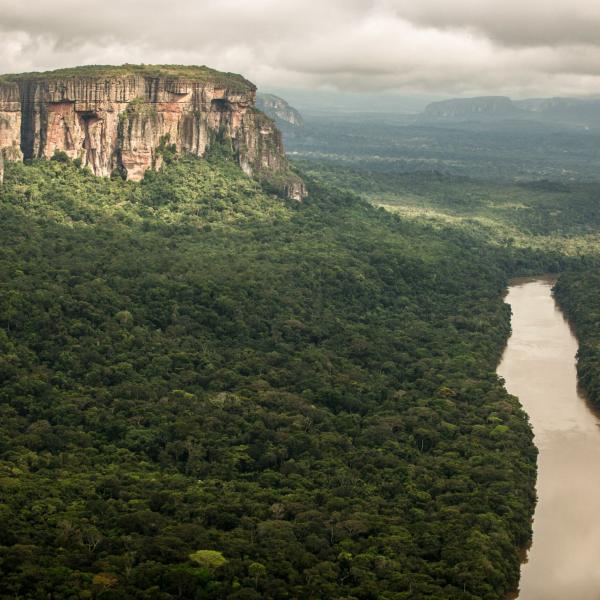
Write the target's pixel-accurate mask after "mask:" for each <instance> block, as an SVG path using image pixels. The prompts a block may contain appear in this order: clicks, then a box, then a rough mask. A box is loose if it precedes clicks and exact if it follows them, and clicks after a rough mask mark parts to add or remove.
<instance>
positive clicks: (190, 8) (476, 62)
mask: <svg viewBox="0 0 600 600" xmlns="http://www.w3.org/2000/svg"><path fill="white" fill-rule="evenodd" d="M0 10H1V11H2V20H1V22H0V33H1V35H2V38H3V41H4V52H3V54H2V56H0V72H3V73H8V72H23V71H33V70H49V69H54V68H60V67H67V66H74V65H78V64H121V63H125V62H130V63H178V64H206V65H208V66H211V67H214V68H217V69H221V70H226V71H234V72H240V73H243V74H244V75H245V76H247V77H248V78H249V79H251V80H252V81H254V82H255V83H256V84H257V85H258V86H259V87H261V88H274V87H277V88H295V89H324V90H333V91H343V92H359V93H365V92H368V93H379V92H384V91H387V92H394V93H398V94H407V95H423V94H424V95H428V96H430V95H433V96H442V95H443V96H446V97H447V96H451V95H459V96H469V95H471V96H473V95H497V94H498V95H509V96H512V97H515V98H524V97H533V96H558V95H562V96H589V95H597V94H598V93H599V91H600V38H599V37H598V35H597V32H598V30H599V28H600V5H598V4H597V3H595V2H593V1H591V0H575V1H567V0H556V1H555V2H554V3H553V4H552V6H551V7H549V6H548V4H547V3H542V2H541V0H531V1H530V2H528V3H526V4H524V3H518V2H517V1H516V0H505V1H502V2H500V1H498V0H479V1H477V2H475V1H474V0H451V1H449V2H445V3H444V4H443V5H440V2H438V1H436V0H420V1H418V0H377V1H375V2H372V1H366V0H344V1H342V0H330V1H329V2H326V3H323V2H316V1H315V0H284V1H281V0H280V1H275V0H256V1H255V2H253V3H252V4H249V3H247V2H242V1H241V0H200V1H192V0H181V1H180V2H178V3H177V4H176V5H174V4H172V3H167V2H164V1H160V0H144V1H142V0H130V1H128V2H126V3H123V2H117V1H116V0H106V1H105V2H103V4H102V10H101V11H98V12H96V13H94V15H93V17H90V15H89V13H88V12H87V11H83V10H81V5H80V3H76V2H75V1H74V0H56V1H55V2H52V3H48V2H44V1H43V0H32V1H30V2H28V3H26V4H24V3H13V2H8V0H0ZM300 50H301V51H300Z"/></svg>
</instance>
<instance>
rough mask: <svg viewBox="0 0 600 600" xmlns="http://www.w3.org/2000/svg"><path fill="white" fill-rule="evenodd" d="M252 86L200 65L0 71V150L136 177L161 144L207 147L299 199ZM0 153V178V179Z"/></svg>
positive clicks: (155, 163) (299, 187)
mask: <svg viewBox="0 0 600 600" xmlns="http://www.w3.org/2000/svg"><path fill="white" fill-rule="evenodd" d="M255 100H256V88H255V86H254V85H253V84H251V83H250V82H249V81H247V80H245V79H244V78H243V77H241V76H239V75H234V74H231V73H221V72H218V71H214V70H212V69H208V68H207V67H182V66H156V67H154V66H152V67H151V66H136V65H124V66H122V67H97V66H94V67H79V68H75V69H63V70H60V71H52V72H49V73H31V74H23V75H14V76H3V77H0V155H1V156H2V157H3V159H4V160H21V159H23V158H25V159H28V158H51V157H52V156H53V155H54V153H55V152H57V151H60V152H65V153H66V154H67V155H68V156H69V157H70V158H73V159H79V160H80V161H81V163H82V165H84V166H89V168H90V169H91V170H92V171H93V172H94V173H95V174H96V175H101V176H108V175H111V173H113V172H114V171H119V172H120V173H122V174H123V175H124V176H125V177H127V178H128V179H132V180H134V181H135V180H139V179H141V178H142V177H143V175H144V173H145V171H146V170H148V169H157V168H159V167H160V165H161V162H162V158H161V153H162V151H163V150H164V148H165V147H167V146H169V147H174V148H175V149H176V151H177V152H180V153H191V154H194V155H196V156H204V154H205V153H206V151H207V150H208V149H209V148H210V147H211V146H213V145H214V144H216V143H223V144H225V145H227V146H229V147H230V148H231V150H232V151H233V153H234V156H235V157H236V160H237V161H238V163H239V165H240V167H241V168H242V169H243V170H244V171H245V172H246V173H247V174H248V175H249V176H251V177H255V178H257V179H259V180H263V181H265V182H267V183H269V184H270V185H271V187H272V188H273V189H277V190H278V191H280V192H282V193H284V194H285V195H287V196H288V197H290V198H293V199H295V200H301V199H302V198H303V197H304V196H305V189H304V185H303V183H302V180H301V179H300V178H299V177H298V176H296V175H295V174H294V173H292V172H291V170H290V168H289V164H288V162H287V160H286V158H285V154H284V150H283V144H282V140H281V135H280V133H279V131H278V129H277V128H276V126H275V125H274V123H273V122H272V121H271V120H270V119H269V118H268V117H266V116H265V115H264V114H263V113H261V112H260V111H259V110H257V109H256V107H255ZM2 171H3V168H2V160H1V159H0V177H1V175H2Z"/></svg>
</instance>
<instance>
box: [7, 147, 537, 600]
mask: <svg viewBox="0 0 600 600" xmlns="http://www.w3.org/2000/svg"><path fill="white" fill-rule="evenodd" d="M0 211H1V219H2V228H1V230H0V236H1V238H2V239H1V244H0V248H1V250H0V281H1V282H2V283H1V287H0V328H1V329H0V348H1V350H2V352H1V354H0V377H1V380H2V387H1V388H0V500H1V504H0V581H1V582H2V583H1V587H2V597H5V598H15V597H19V598H48V597H54V598H61V599H62V598H65V599H71V598H73V599H74V598H90V597H97V598H106V599H109V598H110V599H117V598H140V599H141V598H144V599H168V598H232V599H234V598H240V599H241V598H257V599H258V598H299V597H306V598H360V599H376V598H384V599H385V598H388V599H392V598H393V599H411V600H412V599H425V598H427V599H439V600H442V599H447V598H453V599H464V600H467V599H470V600H475V599H480V598H484V599H489V600H492V599H499V598H502V597H503V596H504V595H505V593H506V592H508V591H509V590H511V589H513V588H514V587H515V586H516V582H517V578H518V572H519V554H518V549H519V548H520V547H521V546H523V545H524V544H525V543H526V542H527V541H528V539H529V536H530V516H531V513H532V509H533V503H534V492H533V481H534V476H535V449H534V447H533V445H532V437H531V431H530V429H529V426H528V423H527V420H526V417H525V415H524V414H523V412H522V411H521V409H520V407H519V405H518V403H517V401H516V400H515V399H514V398H512V397H510V396H508V395H507V394H506V392H505V391H504V389H503V388H502V386H501V384H500V382H499V381H498V379H497V377H496V375H495V373H494V371H495V366H496V363H497V361H498V358H499V355H500V353H501V350H502V348H503V346H504V343H505V340H506V337H507V335H508V331H509V321H508V318H509V314H508V309H507V307H506V306H505V305H504V304H503V303H502V299H501V297H502V291H503V289H504V284H505V279H506V275H507V273H508V272H509V271H514V270H516V269H517V268H519V262H518V260H521V261H523V263H524V264H525V262H526V260H527V258H521V259H516V258H515V257H516V256H517V255H516V254H514V253H511V252H509V251H508V250H505V249H501V248H498V247H495V246H487V245H485V244H483V243H479V242H478V241H477V240H476V238H474V237H473V236H471V235H469V234H468V233H467V232H464V231H459V230H455V229H439V228H435V229H434V228H432V227H430V226H424V225H420V224H417V223H411V222H407V221H402V220H400V219H399V218H398V217H396V216H394V215H391V214H389V213H386V212H385V211H383V210H378V209H375V208H373V207H372V206H370V205H369V204H367V203H366V202H363V201H361V200H359V199H357V198H356V197H354V196H352V195H350V194H345V193H342V192H340V191H336V190H332V189H330V188H327V187H320V186H319V185H317V184H315V183H314V182H313V184H312V189H311V199H310V201H308V202H306V203H305V204H304V205H295V204H290V205H285V204H283V203H282V202H281V201H280V200H278V199H277V198H275V197H273V196H269V195H266V194H265V193H264V192H263V191H262V190H261V189H260V187H259V186H258V184H257V183H255V182H253V181H251V180H249V179H247V178H245V177H244V176H243V175H242V174H241V172H240V171H239V169H237V168H236V167H235V166H234V165H233V164H231V163H229V162H227V161H219V160H216V159H215V160H213V161H212V163H207V162H206V161H199V160H192V159H184V160H179V161H174V162H172V163H171V164H168V165H167V166H166V167H165V169H164V170H163V171H162V172H160V173H152V172H149V173H148V174H147V175H146V178H145V180H144V181H143V182H142V183H141V184H132V183H128V182H124V181H121V180H120V179H116V180H106V179H96V178H94V177H92V176H90V175H89V174H87V173H86V172H85V171H82V170H79V169H76V168H75V167H74V166H73V165H69V164H59V163H57V162H46V163H44V162H38V163H34V164H33V165H31V166H23V165H14V164H11V165H8V167H7V173H6V182H5V186H4V187H3V188H0ZM528 264H530V266H531V263H528ZM222 559H223V560H222Z"/></svg>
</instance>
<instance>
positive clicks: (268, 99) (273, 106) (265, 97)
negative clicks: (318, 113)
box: [256, 94, 304, 127]
mask: <svg viewBox="0 0 600 600" xmlns="http://www.w3.org/2000/svg"><path fill="white" fill-rule="evenodd" d="M256 106H257V108H259V109H260V110H262V111H263V112H264V113H265V114H266V115H267V116H268V117H270V118H271V119H273V120H274V121H275V123H277V125H279V126H281V125H291V126H292V127H303V126H304V119H303V118H302V115H301V114H300V113H299V112H298V111H297V110H296V109H295V108H294V107H293V106H290V105H289V104H288V102H286V101H285V100H284V99H283V98H280V97H279V96H275V95H274V94H257V95H256Z"/></svg>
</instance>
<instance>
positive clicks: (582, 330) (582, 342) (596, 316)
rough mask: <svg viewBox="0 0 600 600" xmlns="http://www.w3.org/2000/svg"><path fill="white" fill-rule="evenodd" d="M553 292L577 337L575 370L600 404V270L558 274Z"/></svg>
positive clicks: (584, 386) (599, 404)
mask: <svg viewBox="0 0 600 600" xmlns="http://www.w3.org/2000/svg"><path fill="white" fill-rule="evenodd" d="M554 295H555V296H556V299H557V300H558V302H559V304H560V306H561V308H562V309H563V310H564V312H565V314H566V315H567V317H568V319H569V322H570V323H571V324H572V325H573V327H574V329H575V333H576V334H577V338H578V339H579V351H578V354H577V374H578V376H579V381H580V383H581V386H582V387H583V389H584V390H585V392H586V394H587V396H588V398H589V399H590V401H591V402H592V403H593V404H594V405H595V406H596V407H600V274H599V273H598V272H597V271H593V272H583V273H582V272H571V273H565V274H564V275H562V276H561V277H560V279H559V280H558V282H557V283H556V286H555V287H554Z"/></svg>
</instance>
